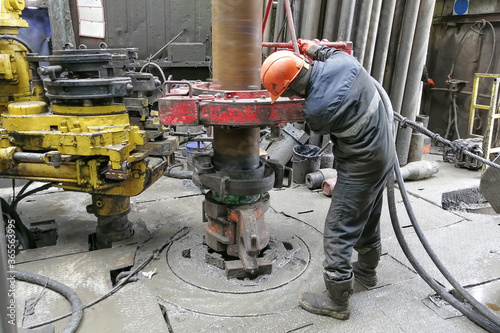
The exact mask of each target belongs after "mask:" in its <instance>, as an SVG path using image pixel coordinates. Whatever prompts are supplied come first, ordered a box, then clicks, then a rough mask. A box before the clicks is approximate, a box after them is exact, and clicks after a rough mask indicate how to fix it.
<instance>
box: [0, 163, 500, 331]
mask: <svg viewBox="0 0 500 333" xmlns="http://www.w3.org/2000/svg"><path fill="white" fill-rule="evenodd" d="M424 158H425V159H428V160H436V161H438V163H439V166H440V171H439V172H438V173H437V174H435V175H434V176H432V177H431V178H429V179H425V180H420V181H413V182H407V189H408V191H409V193H410V198H411V203H412V205H413V208H414V210H415V214H416V216H417V218H418V220H419V222H420V225H421V227H422V229H423V230H424V231H425V235H426V237H427V239H428V241H429V243H430V244H431V246H432V248H433V249H434V251H435V252H436V254H437V255H438V257H439V258H440V259H441V261H442V262H443V263H444V265H445V266H446V267H447V268H448V270H449V271H450V272H451V273H452V275H453V276H454V277H455V278H456V279H457V280H458V281H459V282H460V283H461V284H462V285H463V286H466V287H467V289H468V290H470V291H471V293H472V294H473V295H474V296H475V297H477V299H478V300H479V301H480V302H481V303H483V304H487V305H488V306H489V307H490V308H491V309H492V311H493V312H494V313H495V314H496V315H499V313H500V312H499V309H500V242H499V239H500V227H499V225H500V216H499V215H496V214H484V213H483V214H481V213H477V212H475V213H471V212H467V211H455V212H450V211H445V210H443V209H442V208H441V195H442V193H444V192H448V191H452V190H457V189H463V188H470V187H475V186H476V187H477V186H478V185H479V181H480V172H479V171H476V172H474V171H469V170H466V169H460V168H455V167H454V166H452V165H451V164H448V163H445V162H443V161H442V159H441V156H440V155H436V154H432V155H431V154H429V155H424ZM18 190H19V188H18ZM0 194H1V195H2V197H4V198H7V197H9V196H11V194H12V189H9V188H5V189H2V190H1V192H0ZM270 195H271V208H270V209H269V211H268V212H267V213H266V223H267V225H268V226H269V229H270V231H271V241H272V242H273V244H275V245H276V246H280V245H282V244H288V247H287V248H286V249H285V251H282V252H281V253H282V255H281V256H277V257H275V258H274V264H273V273H272V274H271V275H268V276H262V277H259V278H257V279H254V280H248V279H244V280H238V279H231V280H228V279H226V278H225V275H224V274H223V272H222V271H221V270H219V269H218V268H215V267H213V266H210V265H208V264H206V263H205V262H204V253H205V252H206V248H204V247H203V245H202V235H203V223H202V222H201V220H202V211H201V207H202V200H203V195H202V194H201V192H200V190H199V189H198V188H197V187H196V186H194V185H193V184H192V182H191V181H189V180H180V179H172V178H167V177H163V178H162V179H161V180H160V181H158V182H156V183H155V184H154V185H153V186H152V187H151V188H149V189H148V190H146V191H145V192H144V193H142V194H141V195H139V196H137V197H134V198H132V199H131V201H132V211H131V213H130V214H129V219H130V220H131V221H133V222H134V225H135V228H136V234H135V235H134V237H133V238H132V239H130V240H127V241H124V242H122V243H120V244H115V245H114V247H113V248H111V249H106V250H98V251H91V252H89V251H88V235H89V234H90V233H92V232H93V231H94V228H95V226H96V221H95V218H94V217H93V216H92V215H89V214H87V213H86V210H85V206H86V205H88V204H90V203H91V200H90V195H86V194H82V193H71V192H65V191H62V190H57V189H51V190H48V191H45V192H42V193H40V194H37V195H33V196H31V197H29V198H27V199H25V200H24V201H22V202H21V203H20V204H19V206H18V211H19V213H20V215H21V218H22V219H23V221H24V222H25V223H27V224H28V223H32V222H36V221H46V220H50V219H54V220H55V222H56V224H57V226H58V233H59V236H58V241H57V244H56V245H55V246H48V247H44V248H39V249H35V250H27V251H23V252H21V253H19V255H18V256H17V258H16V262H17V267H16V268H17V269H18V270H22V271H29V272H33V273H37V274H40V275H44V276H48V277H50V278H53V279H55V280H57V281H59V282H62V283H64V284H66V285H68V286H69V287H71V288H73V289H74V290H75V291H76V292H77V293H78V295H79V296H80V298H81V299H82V302H83V303H84V304H88V303H90V302H92V301H93V300H95V299H97V298H98V297H100V296H101V295H103V294H105V293H106V292H107V291H109V290H110V289H111V288H112V280H111V273H110V272H111V271H114V270H119V269H124V268H130V267H132V269H133V268H134V267H137V266H138V265H139V264H141V263H142V262H143V261H144V260H145V259H146V258H147V257H148V256H149V255H151V254H152V253H153V251H154V250H155V249H158V248H160V247H161V246H162V245H163V244H165V243H166V242H167V241H168V239H169V238H170V237H172V236H174V235H176V234H178V233H180V232H187V234H185V236H183V237H182V238H180V239H179V240H177V241H175V242H173V244H172V245H171V246H169V247H167V248H166V249H165V250H163V251H162V252H161V253H159V255H158V256H157V259H156V260H153V261H152V262H150V263H149V264H148V265H147V266H146V267H145V268H144V269H143V270H142V271H141V272H140V273H139V280H138V281H136V282H131V283H128V284H126V285H125V286H124V287H123V288H122V289H121V290H119V291H118V292H116V293H115V294H114V295H112V296H111V297H109V298H107V299H105V300H104V301H102V302H100V303H98V304H97V305H95V306H93V307H91V308H89V309H87V310H85V312H84V316H83V320H82V323H81V325H80V328H79V330H78V332H81V333H87V332H88V333H90V332H92V333H93V332H145V333H146V332H175V333H182V332H186V333H187V332H189V333H191V332H251V331H260V332H283V333H284V332H405V333H409V332H467V333H469V332H483V331H484V330H483V329H481V328H480V327H478V326H476V325H475V324H474V323H472V322H471V321H469V320H468V319H467V318H465V317H464V316H462V315H461V314H460V313H458V312H457V311H456V310H454V309H453V308H451V307H450V306H449V305H447V304H446V303H444V302H442V301H441V302H440V301H439V300H438V299H436V297H430V296H433V295H434V291H433V290H432V289H431V288H430V287H429V286H428V285H427V284H426V283H425V282H424V281H423V280H422V278H421V277H420V276H419V275H418V274H416V272H415V270H414V269H413V268H412V266H411V265H410V263H409V261H408V259H407V258H406V257H405V255H404V254H403V252H402V250H401V248H400V246H399V244H398V241H397V240H396V237H395V234H394V231H393V229H392V225H391V222H390V218H389V214H388V209H387V204H386V203H385V207H384V212H383V217H382V237H383V256H382V260H381V263H380V266H379V269H378V275H379V283H378V285H377V286H376V287H375V288H373V289H366V288H364V287H362V286H361V285H359V284H358V283H356V285H355V293H354V295H353V296H352V298H351V301H350V306H351V318H350V319H349V320H347V321H338V320H335V319H332V318H329V317H322V316H316V315H313V314H310V313H308V312H306V311H304V310H302V309H301V308H300V307H299V306H298V299H299V297H300V295H301V293H302V292H305V291H316V292H324V291H325V287H324V284H323V282H322V266H321V263H322V259H323V254H322V228H323V222H324V218H325V216H326V212H327V209H328V206H329V203H330V198H328V197H326V196H324V195H323V194H322V193H321V192H318V191H311V190H309V189H307V188H306V187H305V186H297V185H295V186H293V187H292V188H288V189H284V190H273V191H271V192H270ZM398 198H399V193H398ZM384 200H385V201H387V199H386V198H384ZM397 206H398V209H399V215H400V220H401V225H402V226H403V233H404V235H405V237H406V239H407V241H408V243H409V244H410V246H411V248H412V251H413V252H414V254H415V255H416V257H417V258H418V260H419V262H420V263H421V264H422V266H424V268H425V269H426V270H427V271H428V272H429V274H431V275H432V276H433V277H434V278H435V279H436V280H437V281H438V282H439V283H441V284H442V285H444V286H445V287H446V288H448V289H449V288H450V285H449V283H448V282H447V281H446V280H445V279H444V278H443V277H442V276H441V275H440V274H439V271H438V270H437V269H436V268H435V267H434V266H433V265H432V263H431V261H430V259H428V256H427V255H426V254H425V251H424V250H423V248H422V246H421V245H420V243H419V242H418V239H417V237H416V235H415V232H414V230H413V228H412V227H408V226H409V224H410V222H409V219H408V218H407V217H406V215H405V214H404V213H405V210H404V207H403V203H402V202H401V200H399V199H398V201H397ZM184 228H188V229H184ZM187 254H188V255H187ZM147 272H150V273H154V272H155V273H154V274H153V275H152V277H151V278H148V277H147V276H146V275H147V274H143V273H147ZM30 300H31V301H33V300H35V304H36V305H35V306H34V309H33V311H32V313H31V314H29V313H28V312H27V311H26V309H27V305H28V302H29V301H30ZM16 301H17V303H16V304H17V320H18V325H19V326H23V327H29V326H30V325H33V324H36V323H40V322H42V321H45V320H48V319H50V318H53V317H56V316H59V315H62V314H65V313H67V312H68V311H69V310H70V306H69V304H68V303H67V301H66V300H65V299H64V298H62V297H61V296H59V295H57V294H56V293H54V292H52V291H47V290H44V289H43V288H42V287H39V286H35V285H29V284H26V283H23V282H18V283H17V290H16ZM67 322H68V319H64V320H61V321H59V322H57V323H56V324H55V328H56V332H59V331H61V330H62V329H63V328H64V327H65V325H66V324H67Z"/></svg>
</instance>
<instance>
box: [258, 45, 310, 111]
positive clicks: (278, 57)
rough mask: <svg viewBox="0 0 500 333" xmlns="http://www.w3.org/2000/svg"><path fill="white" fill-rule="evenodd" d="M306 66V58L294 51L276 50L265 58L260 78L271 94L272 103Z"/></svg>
mask: <svg viewBox="0 0 500 333" xmlns="http://www.w3.org/2000/svg"><path fill="white" fill-rule="evenodd" d="M304 66H306V62H305V60H304V58H303V57H302V56H298V55H296V54H295V53H293V52H292V51H276V52H274V53H273V54H271V55H270V56H269V57H267V59H266V60H264V63H263V64H262V67H261V68H260V78H261V80H262V84H263V85H264V88H266V89H267V91H269V93H270V94H271V103H274V102H275V101H276V100H277V99H278V97H280V96H281V94H283V93H284V92H285V90H286V88H287V87H288V85H289V84H290V82H292V81H293V79H295V78H296V77H297V75H299V73H300V71H301V70H302V67H304Z"/></svg>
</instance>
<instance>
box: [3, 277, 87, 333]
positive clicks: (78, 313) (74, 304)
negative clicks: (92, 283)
mask: <svg viewBox="0 0 500 333" xmlns="http://www.w3.org/2000/svg"><path fill="white" fill-rule="evenodd" d="M7 274H8V275H9V276H13V277H14V278H15V279H16V280H19V281H24V282H29V283H34V284H37V285H39V286H42V287H47V288H49V289H50V290H53V291H55V292H57V293H58V294H60V295H62V296H64V297H65V298H66V299H67V300H68V301H69V302H70V303H71V309H72V312H71V320H70V322H69V323H68V325H67V326H66V328H65V329H64V330H63V331H62V333H73V332H76V330H77V329H78V326H79V325H80V321H81V320H82V316H83V304H82V301H81V300H80V297H78V295H77V294H76V293H75V292H74V291H73V290H72V289H71V288H69V287H68V286H66V285H65V284H62V283H61V282H58V281H55V280H52V279H50V278H48V277H45V276H41V275H37V274H33V273H28V272H20V271H9V272H7Z"/></svg>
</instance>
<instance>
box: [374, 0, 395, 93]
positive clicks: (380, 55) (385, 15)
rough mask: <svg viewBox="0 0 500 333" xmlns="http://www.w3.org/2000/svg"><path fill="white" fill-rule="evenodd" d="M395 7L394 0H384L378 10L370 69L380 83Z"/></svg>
mask: <svg viewBox="0 0 500 333" xmlns="http://www.w3.org/2000/svg"><path fill="white" fill-rule="evenodd" d="M395 8H396V0H385V1H383V3H382V9H381V12H380V24H379V28H378V33H377V35H378V36H377V43H376V46H375V53H374V55H373V64H372V69H371V75H372V76H373V77H374V78H375V80H377V81H378V82H379V83H380V84H382V82H383V81H384V71H385V64H386V61H387V54H388V52H389V42H390V40H391V32H392V23H393V20H394V10H395Z"/></svg>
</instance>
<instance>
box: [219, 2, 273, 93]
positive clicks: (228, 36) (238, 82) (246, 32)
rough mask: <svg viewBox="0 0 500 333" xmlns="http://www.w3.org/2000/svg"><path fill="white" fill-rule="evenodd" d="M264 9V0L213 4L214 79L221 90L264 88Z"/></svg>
mask: <svg viewBox="0 0 500 333" xmlns="http://www.w3.org/2000/svg"><path fill="white" fill-rule="evenodd" d="M262 8H263V2H262V0H260V1H259V0H257V1H245V0H213V1H212V53H213V76H214V77H213V79H214V83H215V84H217V85H220V89H222V90H254V89H260V65H261V59H262V57H261V48H262V31H261V29H262Z"/></svg>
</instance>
